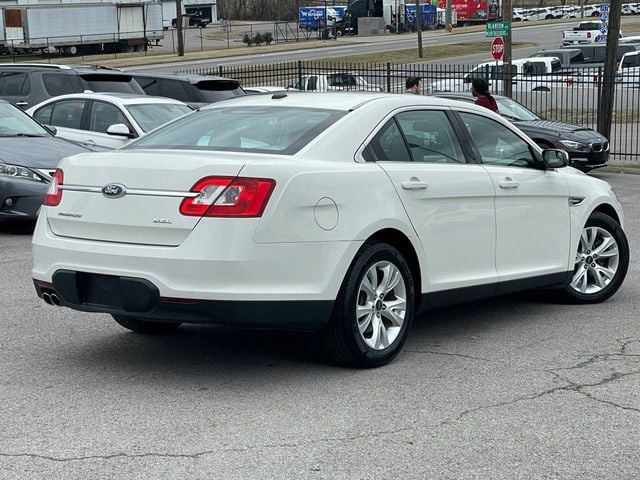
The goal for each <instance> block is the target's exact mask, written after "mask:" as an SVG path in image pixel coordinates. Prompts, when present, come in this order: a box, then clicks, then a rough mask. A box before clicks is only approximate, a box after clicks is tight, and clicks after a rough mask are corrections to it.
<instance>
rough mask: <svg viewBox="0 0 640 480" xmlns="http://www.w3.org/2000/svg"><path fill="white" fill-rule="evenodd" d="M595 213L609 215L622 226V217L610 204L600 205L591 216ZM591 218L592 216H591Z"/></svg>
mask: <svg viewBox="0 0 640 480" xmlns="http://www.w3.org/2000/svg"><path fill="white" fill-rule="evenodd" d="M594 212H599V213H602V214H604V215H607V216H609V217H611V218H613V219H614V220H615V221H616V222H617V223H618V224H621V222H620V217H619V216H618V212H617V211H616V209H615V208H613V206H612V205H610V204H608V203H601V204H600V205H598V206H597V207H596V208H595V209H594V210H593V212H591V214H593V213H594ZM589 216H591V215H589Z"/></svg>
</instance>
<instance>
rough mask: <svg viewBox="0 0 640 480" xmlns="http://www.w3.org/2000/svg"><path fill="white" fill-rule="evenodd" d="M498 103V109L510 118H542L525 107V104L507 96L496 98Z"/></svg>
mask: <svg viewBox="0 0 640 480" xmlns="http://www.w3.org/2000/svg"><path fill="white" fill-rule="evenodd" d="M496 100H497V103H498V111H499V112H500V115H502V116H503V117H506V118H508V119H509V120H520V121H524V122H526V121H531V120H540V117H539V116H538V115H536V114H535V113H533V112H532V111H531V110H529V109H527V108H525V107H524V105H521V104H519V103H518V102H516V101H514V100H511V99H510V98H507V97H499V98H496Z"/></svg>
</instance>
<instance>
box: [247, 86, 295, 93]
mask: <svg viewBox="0 0 640 480" xmlns="http://www.w3.org/2000/svg"><path fill="white" fill-rule="evenodd" d="M242 89H243V90H244V91H245V93H248V94H252V95H255V94H260V93H286V92H295V91H297V90H296V89H295V88H292V87H277V86H274V85H256V86H251V87H242Z"/></svg>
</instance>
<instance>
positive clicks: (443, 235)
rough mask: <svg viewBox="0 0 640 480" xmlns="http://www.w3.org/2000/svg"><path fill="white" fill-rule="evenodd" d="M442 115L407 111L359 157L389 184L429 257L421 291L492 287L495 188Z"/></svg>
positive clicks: (493, 278) (375, 138) (394, 120)
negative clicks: (469, 160) (376, 166)
mask: <svg viewBox="0 0 640 480" xmlns="http://www.w3.org/2000/svg"><path fill="white" fill-rule="evenodd" d="M449 115H450V114H449V113H447V112H446V111H445V110H408V111H404V112H401V113H398V114H397V115H395V117H393V118H392V119H390V120H389V121H388V122H387V123H386V124H385V125H384V126H383V127H382V129H381V130H380V131H379V132H378V133H377V134H376V135H375V137H374V138H373V139H372V140H371V142H370V143H369V145H368V146H367V147H366V149H365V151H364V155H365V159H367V160H369V161H376V162H377V163H378V164H379V165H380V167H381V168H382V169H383V170H384V171H385V172H386V173H387V175H388V176H389V178H390V179H391V181H392V182H393V184H394V186H395V189H396V191H397V192H398V195H399V196H400V198H401V200H402V203H403V205H404V207H405V209H406V211H407V214H408V216H409V218H410V220H411V223H412V224H413V227H414V229H415V231H416V233H417V235H418V236H419V238H420V240H421V242H422V244H423V246H424V250H425V253H426V258H427V263H428V264H427V265H426V266H425V269H426V271H427V275H428V285H427V284H424V285H423V290H424V291H431V292H433V291H441V290H451V289H456V288H462V287H469V286H475V285H483V284H492V283H493V282H495V281H496V280H497V272H496V268H495V251H496V249H495V212H494V206H493V202H494V195H495V192H494V188H493V184H492V182H491V178H490V177H489V175H488V174H487V172H486V170H485V169H484V168H483V167H482V166H481V165H479V164H470V163H467V160H466V156H465V154H464V150H463V148H462V146H461V144H460V141H459V138H458V136H457V135H456V132H455V131H454V129H453V127H452V125H451V123H450V121H449Z"/></svg>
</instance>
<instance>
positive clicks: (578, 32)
mask: <svg viewBox="0 0 640 480" xmlns="http://www.w3.org/2000/svg"><path fill="white" fill-rule="evenodd" d="M620 37H621V38H622V33H620ZM606 41H607V34H606V33H602V32H601V31H600V24H599V23H598V22H593V21H589V22H580V23H579V24H578V25H577V26H575V27H573V30H565V31H564V32H562V44H563V45H576V44H584V43H603V42H606Z"/></svg>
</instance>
